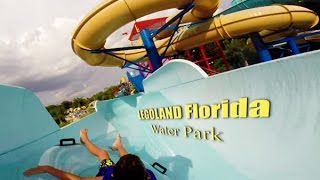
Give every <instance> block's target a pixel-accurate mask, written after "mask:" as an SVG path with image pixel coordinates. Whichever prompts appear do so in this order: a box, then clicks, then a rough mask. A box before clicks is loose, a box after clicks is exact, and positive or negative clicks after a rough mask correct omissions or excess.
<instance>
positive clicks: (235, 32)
mask: <svg viewBox="0 0 320 180" xmlns="http://www.w3.org/2000/svg"><path fill="white" fill-rule="evenodd" d="M188 3H190V1H189V0H170V1H167V0H152V1H138V0H113V1H106V2H104V3H102V4H101V5H100V6H98V7H97V8H96V9H95V10H93V11H92V12H91V13H90V14H89V16H87V17H86V18H85V19H84V20H83V21H82V23H81V24H80V25H79V27H78V29H77V30H76V31H75V33H74V35H73V39H72V47H73V50H74V52H75V53H76V54H77V55H78V56H79V57H81V58H82V59H83V60H85V61H86V62H87V63H88V64H90V65H95V66H120V67H121V66H123V64H124V62H123V61H122V60H119V59H117V58H115V57H113V56H110V55H106V54H92V53H90V52H89V51H87V50H94V49H103V48H104V44H105V39H106V38H107V37H108V36H109V35H110V34H111V33H112V32H114V31H115V30H117V29H118V28H120V27H121V26H123V25H125V24H126V23H128V22H130V21H132V20H134V19H135V18H139V17H142V16H144V15H147V14H150V13H152V12H156V11H160V10H164V9H169V8H174V7H176V8H182V7H185V6H186V5H187V4H188ZM318 21H319V18H318V16H317V14H316V13H314V12H313V11H311V10H309V9H306V8H303V7H299V6H289V5H288V6H286V5H274V6H266V7H259V8H254V9H248V10H244V11H239V12H236V13H232V14H229V15H225V16H224V15H221V16H219V17H215V18H214V19H212V20H210V21H208V22H206V23H202V24H200V25H197V26H193V27H190V28H188V29H187V30H185V31H184V32H182V33H180V34H179V35H178V36H177V37H175V38H174V41H173V43H172V45H171V46H170V47H169V49H168V51H167V54H168V55H170V54H174V53H176V52H178V51H183V50H187V49H190V48H193V47H197V46H199V45H202V44H207V43H209V42H213V41H215V40H221V39H228V38H233V37H238V36H241V35H244V34H247V33H250V32H260V31H262V30H280V29H286V28H293V29H298V30H307V29H309V28H311V27H313V26H315V25H316V24H317V23H318ZM168 40H169V38H165V39H162V40H159V41H156V42H155V43H156V46H157V48H158V51H159V53H162V52H163V51H164V50H165V46H166V43H167V42H168ZM115 54H116V55H117V56H119V57H122V58H125V59H127V60H128V61H133V60H136V59H138V58H140V57H142V56H144V55H145V54H146V52H145V51H144V50H127V51H121V52H116V53H115Z"/></svg>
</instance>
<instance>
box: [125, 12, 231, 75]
mask: <svg viewBox="0 0 320 180" xmlns="http://www.w3.org/2000/svg"><path fill="white" fill-rule="evenodd" d="M166 19H167V18H166V17H163V18H157V19H151V20H145V21H139V22H138V21H137V22H135V24H134V26H133V28H132V31H131V34H130V36H129V38H128V39H129V40H130V41H135V40H138V39H139V33H140V31H141V30H143V29H145V28H148V29H149V30H155V29H159V28H160V27H161V26H163V25H164V24H165V23H166ZM214 46H215V47H216V48H217V52H213V51H214V49H212V48H208V46H206V45H202V46H200V47H198V48H195V49H192V50H187V51H186V52H185V57H186V58H187V59H189V60H190V61H192V62H194V63H195V64H197V65H198V66H200V67H201V68H202V69H203V70H204V71H205V72H207V74H208V75H210V76H211V75H215V74H218V73H220V72H219V71H218V70H216V69H215V68H214V66H213V64H214V61H215V60H218V59H221V60H222V61H223V63H224V66H225V69H226V70H230V65H229V63H228V61H227V59H226V57H225V55H224V53H223V49H222V46H221V44H220V42H219V41H215V42H214ZM194 51H199V52H200V53H198V54H200V57H194V56H193V55H192V52H194ZM209 54H211V55H209ZM212 54H214V55H212ZM171 59H173V57H171V58H165V59H163V60H162V62H163V64H164V63H166V62H167V61H170V60H171ZM139 65H140V66H142V67H139V71H140V73H141V74H142V75H143V76H144V77H147V76H149V75H150V74H151V73H150V72H145V71H144V69H149V70H151V71H153V67H152V64H151V62H150V61H147V62H140V63H139Z"/></svg>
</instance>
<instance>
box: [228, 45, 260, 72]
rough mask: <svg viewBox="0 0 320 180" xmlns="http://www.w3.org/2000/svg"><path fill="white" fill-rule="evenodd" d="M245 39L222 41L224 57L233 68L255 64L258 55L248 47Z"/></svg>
mask: <svg viewBox="0 0 320 180" xmlns="http://www.w3.org/2000/svg"><path fill="white" fill-rule="evenodd" d="M246 43H247V40H246V39H231V40H224V41H223V44H224V46H225V51H224V53H225V55H226V57H227V60H228V62H229V63H230V65H231V66H232V67H233V68H239V67H243V66H245V65H246V63H248V64H255V63H256V62H257V60H258V55H257V53H256V51H255V49H254V48H253V47H250V46H248V45H247V44H246Z"/></svg>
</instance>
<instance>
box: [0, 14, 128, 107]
mask: <svg viewBox="0 0 320 180" xmlns="http://www.w3.org/2000/svg"><path fill="white" fill-rule="evenodd" d="M78 22H79V20H74V19H67V18H56V19H55V20H54V22H52V24H51V25H48V26H41V27H38V28H36V29H35V30H33V31H31V32H25V33H24V34H23V35H21V36H20V37H18V38H17V39H10V40H9V41H6V42H4V41H0V59H1V61H0V72H1V73H0V82H1V83H4V84H10V85H15V86H22V87H25V88H28V89H31V90H32V91H34V92H35V93H36V94H37V95H39V97H40V98H41V100H42V102H43V103H44V104H46V105H48V104H52V103H59V102H61V101H63V100H71V99H72V98H75V97H86V96H90V95H92V94H94V93H95V92H97V91H99V90H102V89H103V88H105V87H106V86H110V85H114V84H116V83H117V82H118V81H119V79H120V77H121V76H124V71H123V70H121V69H119V68H117V69H115V68H103V67H91V66H89V65H87V64H86V63H85V62H83V61H82V60H80V58H78V57H77V56H76V55H75V54H74V53H73V52H72V49H71V44H70V43H71V40H70V38H71V35H72V32H73V29H74V28H75V27H76V25H77V23H78Z"/></svg>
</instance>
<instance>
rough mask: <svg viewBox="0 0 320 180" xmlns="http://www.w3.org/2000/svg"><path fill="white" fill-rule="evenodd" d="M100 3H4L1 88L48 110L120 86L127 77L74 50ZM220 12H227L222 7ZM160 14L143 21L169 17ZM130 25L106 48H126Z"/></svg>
mask: <svg viewBox="0 0 320 180" xmlns="http://www.w3.org/2000/svg"><path fill="white" fill-rule="evenodd" d="M100 2H101V0H81V1H79V0H67V1H62V0H58V1H52V0H28V1H21V0H0V22H1V28H0V84H6V85H13V86H20V87H24V88H27V89H30V90H32V91H33V92H34V93H35V94H36V95H37V96H38V97H39V98H40V100H41V101H42V103H43V104H44V105H50V104H59V103H61V102H62V101H64V100H72V99H73V98H76V97H90V96H92V95H93V94H95V93H97V92H99V91H101V90H103V89H104V88H105V87H108V86H111V85H116V84H117V83H118V82H119V80H120V78H121V77H125V76H126V75H125V73H126V71H125V70H123V69H120V68H112V67H92V66H89V65H87V64H86V63H85V62H84V61H82V60H81V59H80V58H79V57H78V56H76V55H75V54H74V53H73V51H72V49H71V37H72V33H73V31H74V30H75V28H76V27H77V25H78V24H79V22H80V21H81V19H82V18H83V17H84V16H85V15H86V14H87V13H88V12H89V11H90V10H91V9H93V8H94V7H95V6H97V5H98V4H99V3H100ZM222 6H225V5H224V4H222ZM173 12H176V10H169V11H164V12H159V13H156V14H152V15H149V16H148V17H143V18H141V19H140V20H144V19H148V18H155V17H164V16H169V15H171V14H172V13H173ZM132 26H133V24H132V23H130V24H128V25H126V26H124V27H123V28H121V29H120V30H119V31H117V32H115V33H114V34H113V35H112V36H111V37H110V38H109V39H108V40H107V43H106V45H108V44H112V45H113V46H112V47H119V46H125V45H128V44H129V42H128V40H127V38H128V37H126V36H123V35H122V33H124V32H128V33H130V31H131V28H132Z"/></svg>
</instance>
